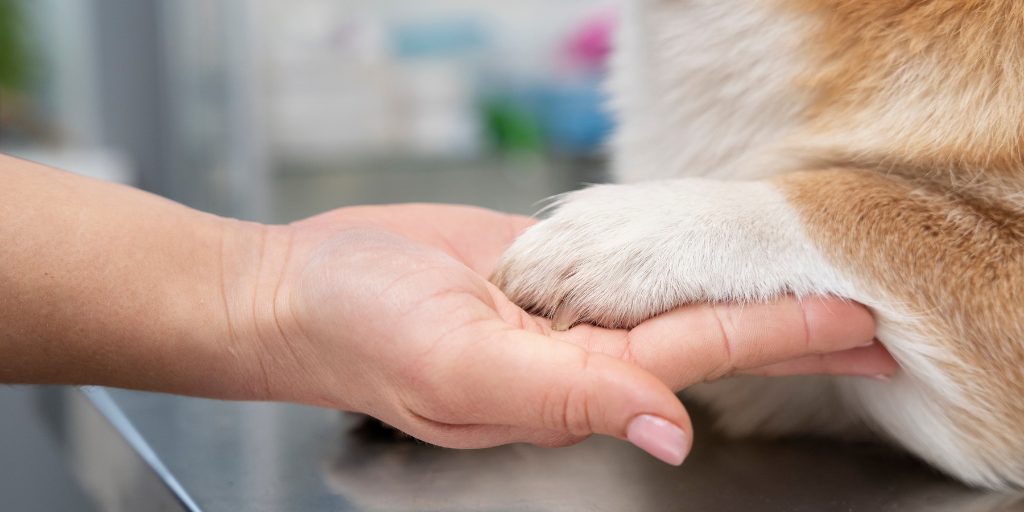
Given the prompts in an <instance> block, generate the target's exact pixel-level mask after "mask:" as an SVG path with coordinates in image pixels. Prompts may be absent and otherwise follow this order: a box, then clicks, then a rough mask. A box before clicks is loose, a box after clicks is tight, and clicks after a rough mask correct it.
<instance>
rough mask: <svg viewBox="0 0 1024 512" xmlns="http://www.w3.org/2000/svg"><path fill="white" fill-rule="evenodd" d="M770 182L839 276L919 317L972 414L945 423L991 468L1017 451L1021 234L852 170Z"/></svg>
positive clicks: (907, 185) (1007, 224)
mask: <svg viewBox="0 0 1024 512" xmlns="http://www.w3.org/2000/svg"><path fill="white" fill-rule="evenodd" d="M776 181H777V182H778V184H779V185H780V186H781V188H782V189H783V190H785V191H786V192H787V195H788V199H789V201H790V203H791V204H793V205H795V206H797V208H798V209H799V210H800V212H801V214H802V217H803V219H804V221H805V222H806V227H807V230H808V234H809V235H810V236H811V238H812V239H814V240H815V241H816V242H817V243H818V245H819V247H821V248H823V249H824V250H825V251H826V256H827V257H829V258H830V259H831V260H832V263H833V264H834V265H836V266H837V267H838V268H845V269H851V270H854V272H853V275H857V276H860V279H862V280H863V282H861V283H858V284H859V285H860V286H864V287H865V288H866V289H870V290H875V293H877V294H878V295H880V296H885V297H891V298H892V299H893V300H895V301H898V302H901V303H904V304H907V305H910V307H911V309H913V310H915V311H919V312H923V313H924V314H925V315H926V316H927V320H928V323H929V324H930V325H931V327H932V328H933V329H936V330H937V332H934V333H933V336H934V338H933V342H934V343H936V344H937V345H939V346H941V348H942V349H944V351H946V352H947V353H949V354H950V355H951V356H952V357H951V358H950V359H949V361H947V362H945V363H944V364H943V366H944V368H943V369H944V371H945V372H946V373H947V374H948V375H949V376H950V378H951V379H952V380H953V381H954V382H955V383H956V384H958V386H959V387H960V388H962V389H964V390H969V393H970V396H969V397H968V398H969V399H970V401H971V402H972V403H973V404H974V405H975V407H972V408H963V409H962V410H960V411H958V412H959V413H958V414H954V415H952V417H953V419H954V421H956V422H957V423H959V424H958V425H957V426H958V427H960V428H961V429H962V430H963V431H965V432H968V433H970V434H972V435H973V437H972V438H971V441H973V442H974V443H975V446H974V448H975V449H976V450H978V451H980V452H984V456H985V457H986V458H988V459H989V460H992V459H999V458H1000V457H1005V456H1013V455H1012V454H1018V453H1024V437H1022V436H1021V431H1022V428H1024V371H1021V368H1024V344H1022V343H1021V340H1024V324H1022V323H1021V321H1020V312H1021V311H1024V295H1022V294H1021V292H1020V290H1022V289H1024V224H1022V223H1021V222H1020V220H1019V219H1010V218H1008V217H1006V214H1005V212H1001V211H998V210H989V209H985V208H976V207H975V206H974V205H972V204H970V203H968V202H965V201H963V200H960V199H958V198H956V197H955V196H950V195H948V194H946V193H944V192H943V191H941V190H935V189H929V188H920V187H917V186H915V185H914V184H913V183H911V182H909V181H907V180H904V179H899V178H892V177H883V176H879V175H878V174H875V173H869V172H864V171H855V170H829V171H818V172H807V173H793V174H789V175H786V176H783V177H780V178H777V179H776Z"/></svg>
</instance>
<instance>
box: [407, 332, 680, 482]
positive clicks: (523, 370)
mask: <svg viewBox="0 0 1024 512" xmlns="http://www.w3.org/2000/svg"><path fill="white" fill-rule="evenodd" d="M495 322H498V323H499V324H500V325H503V326H505V327H504V330H502V329H501V328H498V327H497V326H495V325H488V324H487V323H486V322H479V323H476V324H473V325H472V326H470V327H468V328H466V329H463V330H462V331H460V332H458V333H453V334H452V337H462V336H465V337H466V338H465V339H467V340H487V341H483V342H481V341H476V342H473V343H460V342H455V341H453V343H451V344H450V345H449V346H450V347H451V349H450V350H446V351H444V353H440V352H438V353H437V354H436V355H435V356H434V358H432V360H431V361H427V362H425V365H426V367H427V368H429V371H428V372H425V374H424V375H421V380H420V382H421V385H420V386H418V389H420V390H421V392H422V393H423V396H424V399H423V400H421V401H420V402H419V403H416V404H412V405H410V408H412V409H414V410H415V411H416V413H417V414H418V415H420V416H423V417H425V418H427V419H429V420H431V421H435V422H439V423H448V424H490V425H515V426H520V427H529V428H534V429H543V430H553V431H559V432H565V433H568V434H571V435H574V436H586V435H590V434H606V435H611V436H614V437H618V438H620V439H629V440H630V441H631V442H633V443H634V444H636V445H638V446H640V447H641V448H643V449H645V450H647V451H648V452H650V453H652V454H653V455H655V456H657V457H659V458H661V459H662V460H665V461H667V462H670V463H673V464H680V463H682V460H683V458H684V457H685V455H686V453H687V452H688V451H689V446H690V440H691V432H692V428H691V425H690V420H689V416H688V415H687V414H686V410H685V409H684V408H683V406H682V404H681V403H680V402H679V400H678V399H677V398H676V396H675V395H674V394H673V392H672V390H670V389H669V388H668V387H666V386H665V384H663V383H662V382H661V381H659V380H658V379H657V378H655V377H654V376H653V375H651V374H650V373H647V372H645V371H643V370H641V369H640V368H637V367H636V366H633V365H631V364H628V363H625V362H623V361H620V360H618V359H616V358H613V357H610V356H607V355H604V354H592V353H589V352H587V351H585V350H583V349H582V348H580V347H578V346H576V345H573V344H570V343H565V342H561V341H557V340H554V339H551V338H548V337H545V336H541V335H538V334H535V333H530V332H527V331H523V330H518V329H510V328H508V326H507V325H506V324H504V323H503V322H501V321H500V320H497V319H496V320H495ZM463 347H464V348H463Z"/></svg>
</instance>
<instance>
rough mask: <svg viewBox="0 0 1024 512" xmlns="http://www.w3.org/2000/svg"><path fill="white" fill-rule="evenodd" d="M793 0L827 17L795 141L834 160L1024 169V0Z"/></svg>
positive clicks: (810, 54)
mask: <svg viewBox="0 0 1024 512" xmlns="http://www.w3.org/2000/svg"><path fill="white" fill-rule="evenodd" d="M786 5H787V6H788V7H789V8H790V9H793V10H796V11H798V12H802V13H805V14H807V15H808V16H811V17H813V18H814V19H815V20H817V22H816V24H815V28H814V30H812V32H811V34H810V35H809V37H808V39H807V41H806V45H805V55H806V58H807V59H808V60H809V65H808V66H807V71H806V72H805V73H803V74H802V75H801V76H800V77H798V84H799V85H800V86H802V87H805V88H809V89H810V90H811V91H812V95H813V96H812V97H813V102H812V105H811V107H810V108H809V109H808V111H807V112H806V114H807V124H806V126H805V129H804V130H801V131H800V133H799V134H797V135H796V137H794V138H793V140H794V141H795V142H794V145H796V146H797V147H803V148H805V149H808V150H811V151H812V152H814V153H817V154H816V155H815V156H816V157H818V158H819V159H824V160H826V161H827V163H829V164H840V165H843V164H848V163H855V164H857V165H858V166H860V167H863V166H873V165H882V166H889V165H894V164H895V165H913V166H915V167H919V168H920V167H932V168H935V167H942V168H954V169H958V170H967V171H972V172H976V171H978V170H986V171H1014V172H1016V171H1020V170H1022V169H1024V158H1022V150H1021V148H1022V145H1024V66H1022V62H1024V2H1019V1H1016V0H968V1H961V0H931V1H928V0H865V1H855V2H850V1H845V0H844V1H840V0H786ZM837 160H838V161H837Z"/></svg>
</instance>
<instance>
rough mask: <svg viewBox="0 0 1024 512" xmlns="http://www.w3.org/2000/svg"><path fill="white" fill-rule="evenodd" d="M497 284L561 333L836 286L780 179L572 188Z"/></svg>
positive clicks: (515, 250) (508, 258)
mask: <svg viewBox="0 0 1024 512" xmlns="http://www.w3.org/2000/svg"><path fill="white" fill-rule="evenodd" d="M492 281H494V283H495V284H496V285H498V287H499V288H501V289H502V291H504V292H505V294H506V295H507V296H508V297H509V298H510V299H511V300H512V301H513V302H515V303H517V304H518V305H520V306H521V307H523V308H524V309H526V310H528V311H530V312H532V313H535V314H540V315H544V316H547V317H551V318H553V327H554V328H555V329H559V330H561V329H567V328H569V327H571V326H572V325H573V324H576V323H581V322H587V323H594V324H597V325H601V326H604V327H612V328H630V327H633V326H635V325H637V324H638V323H640V322H642V321H644V320H646V319H648V318H651V317H653V316H656V315H658V314H660V313H663V312H665V311H668V310H671V309H673V308H676V307H678V306H681V305H684V304H688V303H694V302H705V301H726V300H740V301H755V300H763V299H766V298H769V297H772V296H777V295H780V294H783V293H796V294H800V295H805V294H824V293H834V292H836V291H837V290H834V289H832V288H836V286H831V285H833V284H835V283H836V279H835V274H834V272H833V271H832V270H831V268H830V266H829V265H827V264H826V263H825V262H824V261H823V260H822V258H821V257H820V256H819V255H818V253H817V251H816V250H815V249H814V248H813V247H812V246H811V244H810V242H808V240H807V239H806V237H804V235H803V231H802V228H801V224H800V221H799V218H798V216H797V214H796V213H795V212H794V211H793V210H792V209H791V208H790V207H789V206H788V205H787V204H786V202H785V199H784V198H783V196H782V194H781V193H780V192H779V191H778V190H776V189H775V188H774V186H773V185H771V184H768V183H763V182H747V183H732V182H715V181H708V180H697V179H687V180H673V181H664V182H650V183H641V184H636V185H600V186H595V187H591V188H588V189H585V190H582V191H579V192H574V193H571V194H568V195H566V196H565V197H564V198H563V199H562V200H561V201H560V202H559V204H558V207H557V211H556V212H555V213H554V215H552V216H551V217H550V218H549V219H547V220H545V221H542V222H540V223H538V224H537V225H536V226H534V227H532V228H530V229H529V230H528V231H527V232H526V233H524V234H523V235H522V236H521V237H520V238H519V239H518V240H517V241H516V242H515V243H514V244H513V245H512V247H510V248H509V250H508V251H507V252H506V253H505V255H504V256H503V257H502V259H501V261H500V262H499V265H498V268H497V270H496V271H495V273H494V275H493V276H492Z"/></svg>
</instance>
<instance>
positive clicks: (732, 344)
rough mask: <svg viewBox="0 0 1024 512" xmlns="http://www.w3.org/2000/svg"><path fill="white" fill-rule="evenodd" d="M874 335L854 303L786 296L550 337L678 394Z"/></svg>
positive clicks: (686, 309) (868, 317)
mask: <svg viewBox="0 0 1024 512" xmlns="http://www.w3.org/2000/svg"><path fill="white" fill-rule="evenodd" d="M874 332H875V323H874V319H873V318H872V317H871V314H870V313H868V311H867V310H866V309H865V308H864V307H863V306H860V305H858V304H856V303H852V302H848V301H844V300H841V299H835V298H824V297H806V298H804V299H796V298H794V297H784V298H780V299H778V300H776V301H774V302H770V303H760V304H712V305H693V306H686V307H682V308H679V309H675V310H673V311H670V312H668V313H665V314H663V315H660V316H657V317H655V318H652V319H650V320H648V321H646V322H644V323H642V324H640V325H638V326H637V327H635V328H634V329H633V330H632V331H609V330H604V329H599V328H595V327H592V326H578V327H576V328H573V329H571V330H569V331H568V332H566V333H564V335H561V336H559V335H558V333H555V334H554V336H556V337H559V338H561V339H565V340H566V341H571V342H573V343H577V344H579V345H582V346H583V347H584V348H586V349H587V350H590V351H595V352H603V353H606V354H609V355H613V356H616V357H619V358H620V359H624V360H626V361H629V362H631V363H633V364H636V365H637V366H640V367H641V368H643V369H645V370H647V371H648V372H650V373H652V374H653V375H655V376H656V377H657V378H659V379H660V380H661V381H662V382H665V383H666V384H667V385H668V386H669V387H670V388H672V389H674V390H680V389H683V388H685V387H688V386H690V385H692V384H695V383H697V382H702V381H707V380H715V379H718V378H721V377H724V376H726V375H729V374H732V373H734V372H737V371H743V370H749V369H753V368H759V367H763V366H767V365H771V364H775V363H780V362H783V361H788V360H791V359H795V358H798V357H803V356H808V355H816V354H827V353H832V352H838V351H841V350H847V349H851V348H856V347H860V346H864V345H866V344H870V343H871V341H872V340H873V338H874Z"/></svg>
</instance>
